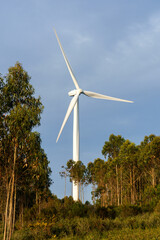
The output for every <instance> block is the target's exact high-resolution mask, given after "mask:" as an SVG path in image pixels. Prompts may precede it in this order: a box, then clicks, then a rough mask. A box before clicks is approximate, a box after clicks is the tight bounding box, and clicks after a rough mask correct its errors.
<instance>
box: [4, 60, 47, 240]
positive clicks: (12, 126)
mask: <svg viewBox="0 0 160 240" xmlns="http://www.w3.org/2000/svg"><path fill="white" fill-rule="evenodd" d="M29 81H30V77H29V76H28V74H27V72H26V71H24V69H23V68H22V66H21V64H20V63H16V64H15V66H14V67H10V68H9V72H8V74H7V76H6V78H5V84H4V86H3V88H2V89H1V92H2V94H3V101H4V102H3V109H4V111H3V112H4V113H3V115H4V116H5V117H4V118H3V122H2V125H3V126H5V127H3V134H2V135H1V138H2V139H1V145H2V146H3V148H1V154H2V153H3V154H4V155H3V166H4V172H5V176H6V177H5V179H4V181H5V183H4V186H5V191H6V207H5V208H6V209H5V225H4V240H6V239H7V240H9V239H10V238H11V235H12V233H13V229H14V223H15V209H16V196H17V179H18V175H17V174H18V173H19V172H20V171H22V172H23V169H24V168H23V165H24V163H25V159H26V157H25V154H24V146H25V145H26V139H27V137H28V135H29V134H30V132H31V131H32V129H33V127H35V126H36V125H39V124H40V114H41V113H42V110H43V106H42V104H41V101H40V97H39V98H35V97H34V89H33V87H32V86H31V84H30V83H29ZM6 147H8V150H9V151H7V149H6ZM22 155H23V156H24V157H22ZM22 163H23V164H22Z"/></svg>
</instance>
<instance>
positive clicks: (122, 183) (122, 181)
mask: <svg viewBox="0 0 160 240" xmlns="http://www.w3.org/2000/svg"><path fill="white" fill-rule="evenodd" d="M122 204H123V175H122V168H121V205H122Z"/></svg>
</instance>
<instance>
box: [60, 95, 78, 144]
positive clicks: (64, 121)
mask: <svg viewBox="0 0 160 240" xmlns="http://www.w3.org/2000/svg"><path fill="white" fill-rule="evenodd" d="M78 97H79V93H77V94H76V95H75V96H74V97H73V98H72V100H71V101H70V104H69V107H68V109H67V113H66V115H65V118H64V120H63V123H62V126H61V129H60V131H59V134H58V137H57V140H56V142H58V139H59V137H60V135H61V133H62V130H63V128H64V126H65V124H66V122H67V120H68V118H69V115H70V114H71V112H72V110H73V108H74V106H75V104H76V102H77V99H78Z"/></svg>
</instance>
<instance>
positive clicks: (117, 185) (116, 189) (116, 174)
mask: <svg viewBox="0 0 160 240" xmlns="http://www.w3.org/2000/svg"><path fill="white" fill-rule="evenodd" d="M116 182H117V188H116V190H117V191H116V192H117V193H116V195H117V205H118V206H119V181H118V167H117V164H116Z"/></svg>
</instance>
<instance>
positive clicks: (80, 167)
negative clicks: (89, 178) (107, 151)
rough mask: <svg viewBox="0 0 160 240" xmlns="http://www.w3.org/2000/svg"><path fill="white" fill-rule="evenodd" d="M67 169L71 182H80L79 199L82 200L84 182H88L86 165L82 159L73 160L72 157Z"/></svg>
mask: <svg viewBox="0 0 160 240" xmlns="http://www.w3.org/2000/svg"><path fill="white" fill-rule="evenodd" d="M66 170H67V172H68V175H69V177H70V181H71V182H73V181H74V182H75V183H76V184H78V186H79V188H77V190H78V193H77V194H78V200H82V188H83V185H84V183H85V182H86V167H85V165H84V164H83V163H82V162H81V161H77V162H75V161H73V160H72V159H70V160H69V161H68V162H67V167H66Z"/></svg>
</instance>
